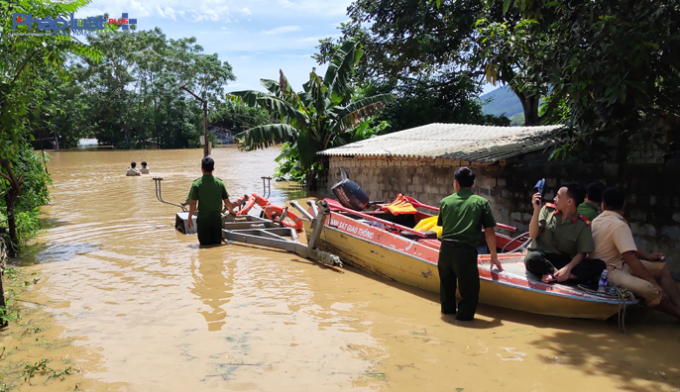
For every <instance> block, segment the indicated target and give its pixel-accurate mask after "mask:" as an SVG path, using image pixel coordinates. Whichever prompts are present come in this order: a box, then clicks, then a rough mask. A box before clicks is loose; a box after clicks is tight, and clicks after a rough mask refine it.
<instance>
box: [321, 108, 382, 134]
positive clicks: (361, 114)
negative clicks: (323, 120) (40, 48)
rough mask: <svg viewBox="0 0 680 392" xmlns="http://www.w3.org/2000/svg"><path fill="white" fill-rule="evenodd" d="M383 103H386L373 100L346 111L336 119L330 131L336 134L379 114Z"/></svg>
mask: <svg viewBox="0 0 680 392" xmlns="http://www.w3.org/2000/svg"><path fill="white" fill-rule="evenodd" d="M385 105H386V103H385V102H382V101H381V102H375V103H372V104H370V105H366V106H363V107H361V108H360V109H357V110H354V111H352V112H350V113H347V114H346V115H344V116H343V117H340V118H339V119H338V122H337V123H336V124H335V126H334V127H333V128H332V129H331V132H330V133H331V134H334V135H337V134H340V133H343V132H347V131H349V130H352V129H354V128H356V127H358V126H359V124H361V123H362V122H364V121H368V120H370V119H371V118H372V117H374V116H376V115H378V114H380V112H382V110H383V109H384V108H385Z"/></svg>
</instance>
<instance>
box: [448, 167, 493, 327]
mask: <svg viewBox="0 0 680 392" xmlns="http://www.w3.org/2000/svg"><path fill="white" fill-rule="evenodd" d="M454 178H455V180H454V182H453V190H454V192H455V193H453V194H452V195H450V196H447V197H445V198H444V199H442V201H441V206H440V209H439V217H438V219H437V225H438V226H441V227H442V235H441V237H440V238H439V240H440V241H441V243H442V244H441V248H440V249H439V261H438V265H437V267H438V270H439V279H440V286H439V297H440V300H441V312H442V313H443V314H454V313H456V312H457V313H458V314H457V315H456V320H460V321H470V320H472V319H474V316H475V311H476V310H477V303H478V302H479V270H478V269H477V268H478V267H477V246H478V244H479V240H480V238H481V235H482V227H484V234H485V235H486V243H487V245H488V246H489V250H490V253H491V264H492V265H494V266H496V268H498V269H499V270H501V271H502V270H503V267H502V266H501V263H500V262H499V261H498V255H497V254H496V233H495V230H494V227H495V226H496V220H495V219H494V216H493V213H492V212H491V206H489V201H488V200H486V199H485V198H483V197H481V196H477V195H475V194H473V193H472V190H471V189H470V188H472V186H473V185H474V183H475V173H474V172H473V171H472V170H470V169H469V168H467V167H461V168H460V169H458V170H456V173H455V174H454ZM456 287H458V289H459V291H460V296H461V301H460V303H459V304H458V309H457V310H456Z"/></svg>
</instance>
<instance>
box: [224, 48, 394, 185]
mask: <svg viewBox="0 0 680 392" xmlns="http://www.w3.org/2000/svg"><path fill="white" fill-rule="evenodd" d="M362 53H363V52H362V48H361V45H360V44H359V43H357V42H355V41H353V40H348V41H347V42H346V43H344V44H343V46H342V47H341V48H340V49H338V50H337V51H335V53H334V55H333V58H332V60H331V62H330V64H329V66H328V70H327V71H326V74H325V75H324V77H323V79H322V78H321V77H320V76H318V75H317V74H316V73H315V72H314V71H312V72H311V73H310V78H309V81H308V82H307V83H305V84H304V85H303V90H304V91H301V92H299V93H297V94H296V93H295V92H294V91H293V89H292V87H291V86H290V84H289V83H288V80H287V79H286V77H285V76H284V75H283V72H281V75H280V79H279V81H278V82H277V81H274V80H269V79H262V80H261V83H262V85H263V86H264V87H265V88H266V89H267V90H268V91H269V93H268V94H265V93H261V92H259V91H252V90H249V91H239V92H234V93H231V96H232V99H233V100H234V101H236V102H237V103H245V104H246V105H248V106H251V107H261V108H264V109H266V110H267V111H269V112H270V113H271V114H272V115H275V116H277V117H278V118H279V119H280V121H281V123H280V124H266V125H261V126H257V127H254V128H251V129H249V130H247V131H245V132H243V133H242V134H240V135H239V136H238V137H239V139H240V140H241V141H242V142H243V146H242V148H243V149H245V150H253V149H257V148H266V147H269V146H271V145H273V144H275V143H288V145H289V147H290V148H289V149H288V150H284V154H288V155H287V156H286V160H288V161H296V162H297V163H298V164H299V170H300V171H301V172H302V173H310V175H309V176H308V178H307V180H308V181H310V186H313V185H312V184H311V180H312V179H313V175H314V173H317V172H318V171H320V170H324V169H327V168H324V167H323V165H322V164H321V161H320V159H319V157H318V156H317V152H319V151H322V150H325V149H327V148H329V147H334V146H337V145H341V144H344V143H345V142H346V141H345V139H343V138H342V137H341V136H342V135H343V134H344V133H346V132H351V131H354V130H355V129H357V128H358V127H360V126H362V124H364V123H368V122H369V121H371V120H372V119H373V117H374V116H375V115H376V114H378V113H379V112H380V111H381V110H382V109H383V108H384V106H385V104H386V103H388V102H391V101H392V100H393V96H392V95H391V94H380V95H374V96H368V97H364V98H362V99H359V100H356V101H353V100H352V93H353V90H352V87H351V86H350V85H349V80H350V77H351V75H352V71H353V69H354V66H355V65H356V64H357V62H358V61H359V60H360V58H361V56H362Z"/></svg>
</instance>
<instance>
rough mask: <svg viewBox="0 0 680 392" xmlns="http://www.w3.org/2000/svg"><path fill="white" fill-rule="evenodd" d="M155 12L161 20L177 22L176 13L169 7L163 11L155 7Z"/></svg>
mask: <svg viewBox="0 0 680 392" xmlns="http://www.w3.org/2000/svg"><path fill="white" fill-rule="evenodd" d="M156 11H157V12H158V14H159V15H160V16H161V18H170V19H172V20H177V12H176V11H175V10H174V9H172V8H170V7H165V8H164V9H161V7H159V6H156Z"/></svg>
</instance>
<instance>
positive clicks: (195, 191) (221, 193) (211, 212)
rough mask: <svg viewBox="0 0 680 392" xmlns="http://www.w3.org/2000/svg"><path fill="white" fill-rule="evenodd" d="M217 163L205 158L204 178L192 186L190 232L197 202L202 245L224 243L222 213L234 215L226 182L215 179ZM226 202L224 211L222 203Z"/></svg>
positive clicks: (197, 228)
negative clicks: (227, 211) (227, 212)
mask: <svg viewBox="0 0 680 392" xmlns="http://www.w3.org/2000/svg"><path fill="white" fill-rule="evenodd" d="M214 169H215V161H213V159H212V158H210V157H205V158H203V160H202V161H201V172H203V176H202V177H201V178H198V179H196V180H195V181H194V183H193V184H191V190H190V191H189V199H190V200H191V201H190V202H189V221H188V222H187V224H188V226H189V230H191V229H192V227H193V225H194V222H193V220H192V216H193V215H194V212H196V202H198V205H199V210H198V216H197V217H196V224H197V225H198V226H197V227H196V231H197V232H198V242H199V243H200V244H201V245H215V244H220V243H221V242H222V212H224V210H227V209H228V210H229V212H230V213H232V214H234V207H233V206H232V204H231V202H230V201H229V194H228V193H227V188H226V187H225V186H224V182H222V180H220V179H219V178H216V177H213V175H212V172H213V170H214ZM223 202H224V209H222V203H223Z"/></svg>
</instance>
